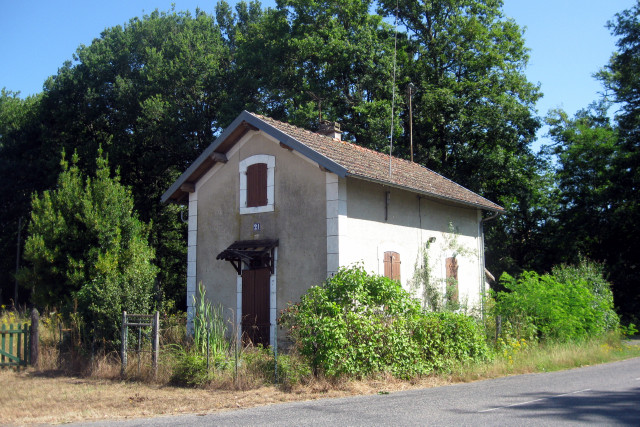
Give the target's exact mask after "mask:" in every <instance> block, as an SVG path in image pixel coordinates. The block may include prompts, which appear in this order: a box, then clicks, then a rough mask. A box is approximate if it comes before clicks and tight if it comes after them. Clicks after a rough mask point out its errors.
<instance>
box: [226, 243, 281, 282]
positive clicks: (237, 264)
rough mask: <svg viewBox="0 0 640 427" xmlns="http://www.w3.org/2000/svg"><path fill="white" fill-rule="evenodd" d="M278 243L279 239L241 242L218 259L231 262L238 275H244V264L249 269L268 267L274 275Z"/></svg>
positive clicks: (233, 245) (231, 246) (233, 244)
mask: <svg viewBox="0 0 640 427" xmlns="http://www.w3.org/2000/svg"><path fill="white" fill-rule="evenodd" d="M278 242H279V241H278V240H277V239H262V240H239V241H236V242H233V243H232V244H231V245H230V246H229V247H228V248H227V249H225V250H224V251H222V252H220V253H219V254H218V256H216V259H219V260H224V261H229V262H230V263H231V265H233V268H235V270H236V271H237V272H238V275H240V274H242V266H243V264H244V265H245V266H246V267H247V268H252V267H268V268H269V270H270V271H271V274H273V272H274V268H275V265H274V256H275V248H276V246H278Z"/></svg>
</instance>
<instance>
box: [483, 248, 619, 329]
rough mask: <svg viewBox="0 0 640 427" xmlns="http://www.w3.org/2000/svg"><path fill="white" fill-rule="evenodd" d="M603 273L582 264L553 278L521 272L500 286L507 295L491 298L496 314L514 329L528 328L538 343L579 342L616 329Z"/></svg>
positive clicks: (506, 277) (563, 268)
mask: <svg viewBox="0 0 640 427" xmlns="http://www.w3.org/2000/svg"><path fill="white" fill-rule="evenodd" d="M601 272H602V270H601V269H599V267H597V265H594V264H593V263H589V262H587V261H584V260H583V261H582V262H581V263H580V265H578V266H576V267H570V266H559V267H556V268H554V269H553V274H545V275H538V274H537V273H535V272H533V271H525V272H523V273H522V274H521V275H520V277H518V278H517V279H516V278H514V277H511V276H510V275H508V274H506V273H504V274H503V275H502V276H501V278H500V283H501V284H502V285H503V286H504V287H505V289H507V292H498V293H496V294H494V297H495V300H496V305H495V310H496V314H499V315H502V316H503V317H504V318H505V320H508V321H509V322H511V324H513V325H514V329H520V330H527V329H530V328H529V327H527V325H526V324H532V325H533V327H534V329H535V330H536V331H537V334H538V338H539V339H541V340H557V341H570V340H580V339H584V338H587V337H590V336H594V335H601V334H603V333H605V332H607V331H610V330H614V329H616V328H617V327H618V317H617V315H616V314H615V312H614V311H613V297H612V294H611V290H610V288H609V285H608V283H607V282H606V281H605V280H604V279H603V277H602V273H601ZM520 324H524V325H520ZM520 338H522V337H520Z"/></svg>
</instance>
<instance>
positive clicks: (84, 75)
mask: <svg viewBox="0 0 640 427" xmlns="http://www.w3.org/2000/svg"><path fill="white" fill-rule="evenodd" d="M74 60H75V62H74V63H67V64H66V65H65V66H64V67H62V68H61V69H60V71H59V72H58V74H57V75H56V76H54V77H52V78H51V79H50V80H49V81H48V82H47V83H46V85H45V91H44V94H43V99H42V107H41V111H40V116H41V120H42V122H43V123H44V127H45V128H46V134H45V135H44V141H46V142H45V143H46V144H47V145H48V146H53V147H57V149H58V151H60V150H62V149H66V150H67V152H73V151H74V150H75V151H77V152H78V154H79V155H80V158H81V159H82V160H81V163H80V164H79V165H78V166H79V167H80V168H81V169H82V170H85V171H91V170H93V169H94V168H95V163H94V162H93V153H95V151H96V148H97V145H98V144H101V145H102V146H103V147H104V150H105V152H106V153H107V154H108V155H109V158H110V160H111V162H112V163H113V164H115V165H117V166H118V167H119V169H120V173H121V176H122V182H123V183H124V184H125V185H128V186H131V188H132V191H133V196H134V200H135V208H136V210H137V211H138V212H139V213H140V216H141V218H142V219H143V220H145V221H152V222H153V224H154V226H153V228H152V230H151V236H150V238H151V242H152V244H153V246H154V248H155V250H156V253H157V255H158V258H157V261H156V262H157V263H158V265H159V267H160V275H159V279H158V280H159V282H160V284H161V290H162V292H163V293H164V294H165V296H166V297H167V298H168V299H170V300H173V301H176V302H177V304H178V306H179V307H180V306H184V304H185V302H184V301H185V293H186V291H185V287H184V283H185V280H186V279H185V277H186V267H185V262H184V259H185V257H186V250H185V244H184V239H185V236H186V225H185V224H184V223H183V222H181V220H180V210H181V208H179V207H176V206H170V207H164V206H161V204H160V196H161V195H162V193H163V192H164V191H165V190H166V189H167V188H168V187H169V185H170V184H171V183H172V182H173V180H175V179H176V178H177V176H179V174H180V173H181V172H182V171H183V170H185V169H186V168H187V167H188V165H189V163H190V162H191V161H193V159H194V158H195V157H197V155H198V154H199V153H200V152H201V151H202V150H203V149H204V148H205V147H206V146H208V145H209V144H210V143H211V142H212V141H213V140H214V138H215V135H216V134H217V133H218V132H219V130H220V129H221V127H222V126H223V125H226V124H227V123H221V122H220V119H219V106H220V105H223V104H224V103H225V102H226V101H227V96H226V91H227V88H226V87H225V81H226V80H227V76H226V70H227V69H228V66H229V58H228V48H227V47H226V46H225V45H224V43H223V40H222V35H221V31H220V29H219V27H218V26H217V24H216V22H215V20H214V18H213V17H212V16H210V15H207V14H205V13H204V12H201V11H196V13H195V15H194V16H192V15H190V14H189V13H182V12H175V11H171V12H167V13H164V12H162V13H161V12H158V11H155V12H153V13H151V14H150V15H145V16H144V17H142V18H134V19H131V20H130V21H129V22H128V23H127V24H125V25H124V26H116V27H112V28H108V29H106V30H105V31H104V32H103V33H102V34H101V35H100V37H99V38H96V39H95V40H94V41H93V42H92V43H91V44H90V45H88V46H80V48H79V49H78V50H77V52H76V54H75V57H74ZM48 173H50V174H51V173H52V171H51V170H49V171H48Z"/></svg>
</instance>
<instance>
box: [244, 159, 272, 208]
mask: <svg viewBox="0 0 640 427" xmlns="http://www.w3.org/2000/svg"><path fill="white" fill-rule="evenodd" d="M266 204H267V164H266V163H256V164H253V165H251V166H249V167H248V168H247V207H249V208H250V207H255V206H265V205H266Z"/></svg>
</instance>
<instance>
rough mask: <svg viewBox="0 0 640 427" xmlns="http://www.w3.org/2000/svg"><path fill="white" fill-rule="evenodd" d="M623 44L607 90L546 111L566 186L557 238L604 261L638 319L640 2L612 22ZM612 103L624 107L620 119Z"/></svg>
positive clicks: (630, 315) (618, 299)
mask: <svg viewBox="0 0 640 427" xmlns="http://www.w3.org/2000/svg"><path fill="white" fill-rule="evenodd" d="M608 27H609V28H610V30H611V32H612V34H613V35H615V36H617V37H618V41H617V43H616V45H617V48H618V50H617V51H616V52H614V53H613V55H612V56H611V59H610V61H609V63H608V64H607V65H606V66H605V67H604V68H603V69H602V70H601V71H600V72H599V73H597V74H596V78H598V79H599V80H600V81H601V82H602V83H603V84H604V87H605V89H606V98H605V99H603V100H601V101H599V102H596V103H594V104H593V105H591V106H590V107H589V108H587V109H585V110H583V111H580V112H578V113H577V114H576V115H575V116H574V117H573V118H569V117H568V115H567V114H566V113H564V112H562V111H555V112H553V113H552V114H551V115H550V116H549V117H548V119H547V121H548V123H549V124H550V125H551V131H550V134H551V136H552V138H553V139H554V142H555V145H554V146H553V147H552V150H553V153H554V154H556V155H557V156H558V172H557V173H558V187H559V190H560V193H561V202H562V205H561V209H560V212H559V219H560V223H561V224H562V226H563V234H562V235H563V238H562V241H561V242H559V243H558V245H559V246H563V247H564V248H565V251H564V253H565V254H566V255H565V256H566V257H569V258H576V257H577V256H578V255H579V254H583V255H585V256H587V257H590V258H593V259H595V260H598V261H601V262H604V263H605V267H606V271H607V273H608V274H609V279H610V280H611V282H612V283H613V292H614V298H615V303H616V306H618V307H619V310H620V311H621V314H622V315H623V318H624V319H625V320H627V321H628V320H632V321H637V320H638V312H639V310H640V292H639V288H638V285H637V270H638V268H640V256H638V254H637V253H638V251H637V242H638V240H639V239H640V231H639V228H638V226H637V224H638V223H640V203H639V201H638V195H637V194H638V190H639V189H640V172H638V165H639V164H640V137H639V136H638V129H639V128H640V98H639V97H638V93H639V89H640V71H639V67H638V65H640V2H639V3H636V4H635V5H634V6H633V7H631V8H630V9H628V10H625V11H622V12H620V13H619V14H617V15H616V16H615V19H614V20H613V21H611V22H609V23H608ZM611 105H614V106H616V108H619V110H618V113H617V115H616V116H615V120H614V121H612V120H611V118H610V113H609V108H610V107H611Z"/></svg>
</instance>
